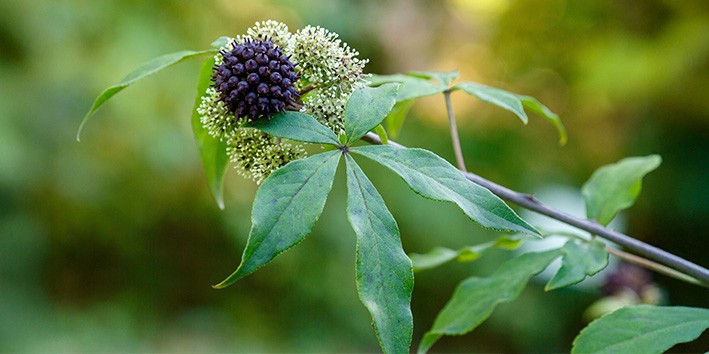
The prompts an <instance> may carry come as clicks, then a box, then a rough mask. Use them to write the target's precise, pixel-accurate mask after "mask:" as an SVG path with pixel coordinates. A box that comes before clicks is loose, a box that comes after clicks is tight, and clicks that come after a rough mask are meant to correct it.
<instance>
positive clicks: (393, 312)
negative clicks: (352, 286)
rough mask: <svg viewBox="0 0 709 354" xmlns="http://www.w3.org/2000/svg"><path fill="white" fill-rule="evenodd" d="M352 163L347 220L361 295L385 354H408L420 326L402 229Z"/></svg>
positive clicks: (350, 167)
mask: <svg viewBox="0 0 709 354" xmlns="http://www.w3.org/2000/svg"><path fill="white" fill-rule="evenodd" d="M345 157H346V160H345V161H346V162H347V217H348V218H349V220H350V224H351V225H352V228H353V229H354V231H355V233H356V234H357V266H356V268H357V269H356V272H357V292H358V293H359V298H360V300H361V301H362V303H363V304H364V305H365V306H366V307H367V310H369V313H370V314H371V315H372V320H373V323H374V330H375V332H376V333H377V338H378V339H379V344H380V345H381V347H382V350H383V351H384V352H385V353H408V352H409V346H410V345H411V335H412V333H413V328H414V322H413V317H412V315H411V307H410V304H411V293H412V291H413V288H414V274H413V271H412V270H411V261H410V260H409V258H408V257H407V256H406V253H404V250H403V249H402V246H401V240H400V239H399V237H400V236H399V228H398V226H397V225H396V221H395V220H394V217H393V216H392V215H391V213H390V212H389V210H388V209H387V207H386V205H385V204H384V200H383V199H382V197H381V196H380V195H379V192H377V190H376V189H375V188H374V186H373V185H372V182H370V181H369V179H368V178H367V176H365V174H364V172H362V170H361V169H360V168H359V166H358V165H357V163H356V162H355V161H354V159H353V158H352V156H350V155H349V154H346V155H345Z"/></svg>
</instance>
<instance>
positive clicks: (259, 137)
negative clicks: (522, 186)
mask: <svg viewBox="0 0 709 354" xmlns="http://www.w3.org/2000/svg"><path fill="white" fill-rule="evenodd" d="M358 56H359V53H358V52H357V51H356V50H354V49H352V48H350V47H349V46H348V45H347V44H345V43H343V42H342V41H341V40H340V39H339V38H338V35H337V34H336V33H333V32H330V31H328V30H326V29H323V28H320V27H313V26H307V27H305V28H303V29H300V30H298V31H295V32H290V31H289V29H288V27H287V26H286V25H285V24H283V23H279V22H276V21H270V20H269V21H265V22H260V23H256V24H255V26H253V27H251V28H249V29H248V30H247V31H246V33H244V34H240V35H236V36H234V37H221V38H219V39H217V40H216V41H214V42H213V43H212V47H211V48H210V49H206V50H201V51H182V52H177V53H173V54H168V55H164V56H161V57H158V58H156V59H154V60H152V61H149V62H147V63H145V64H143V65H142V66H140V67H139V68H137V69H136V70H135V71H133V72H131V73H130V74H128V76H126V77H125V79H123V80H122V81H121V82H119V83H118V84H117V85H114V86H111V87H109V88H107V89H106V90H105V91H103V92H102V93H101V94H100V95H99V96H98V97H97V98H96V100H95V102H94V104H93V106H92V107H91V108H90V110H89V112H88V113H87V114H86V116H85V117H84V120H83V121H82V123H81V126H80V127H79V132H78V133H77V139H78V138H79V135H80V134H81V130H82V128H83V127H84V125H85V123H86V122H87V121H88V120H89V119H90V118H91V117H93V116H94V113H95V112H96V111H97V110H98V109H99V108H100V107H101V106H102V105H103V104H105V103H106V101H108V100H109V99H110V98H111V97H113V96H114V95H115V94H116V93H118V92H119V91H121V90H123V89H124V88H126V87H128V86H129V85H131V84H133V83H135V82H137V81H139V80H141V79H143V78H145V77H147V76H150V75H152V74H154V73H156V72H158V71H160V70H163V69H165V68H167V67H170V66H171V65H174V64H177V63H179V62H182V61H185V60H188V59H196V58H204V59H203V64H202V68H201V71H200V72H199V74H198V75H199V76H198V77H199V80H198V87H197V97H196V99H195V104H194V110H193V112H192V127H193V130H194V136H195V139H196V141H197V147H198V148H199V152H200V156H201V159H202V164H203V167H204V172H205V175H206V178H207V181H208V186H209V189H210V191H211V193H212V195H213V196H214V199H215V201H216V203H217V205H218V206H219V207H220V208H222V209H223V208H224V204H225V203H224V199H223V197H222V194H223V193H222V184H223V178H224V175H225V172H226V171H227V167H228V166H229V165H231V166H233V167H234V169H235V170H236V171H237V173H239V174H240V175H242V176H244V177H246V178H248V179H251V180H253V181H254V183H257V184H258V185H259V188H258V190H257V192H256V195H255V198H254V201H253V209H252V214H251V225H252V226H251V229H250V232H249V235H248V241H247V244H246V248H245V249H244V252H243V255H242V256H241V262H240V264H239V265H238V267H237V268H236V270H235V271H234V272H233V273H232V274H231V275H229V276H228V277H227V278H226V279H224V280H223V281H222V282H220V283H219V284H216V285H214V287H215V288H217V289H221V288H226V287H228V286H229V285H231V284H233V283H235V282H237V281H239V280H240V279H242V278H244V277H246V276H248V275H249V274H251V273H253V272H255V271H257V270H258V269H259V268H261V267H263V266H265V265H267V264H268V263H269V262H271V261H273V260H274V259H275V258H276V257H277V256H278V255H279V254H281V253H282V252H284V251H286V250H288V249H290V248H291V247H293V246H295V245H297V244H298V243H299V242H301V241H302V240H303V239H304V238H306V237H307V236H308V235H309V234H310V232H311V230H312V228H313V226H314V225H315V223H316V222H317V220H318V218H319V216H320V214H321V213H322V211H323V208H324V206H325V202H326V200H327V198H328V194H329V192H330V190H331V188H332V184H333V180H334V178H335V171H336V169H337V167H338V165H339V164H341V163H344V164H345V167H346V171H347V173H346V176H347V177H346V179H347V210H346V214H347V218H348V220H349V222H350V224H351V226H352V229H353V230H354V233H355V234H356V237H357V240H356V242H357V247H356V251H355V252H356V262H355V265H354V266H355V274H356V276H355V279H354V281H355V282H356V285H357V292H358V295H359V298H360V300H361V301H362V303H363V305H364V306H365V307H366V308H367V310H368V311H369V313H370V314H371V317H372V324H373V329H374V332H375V335H376V337H377V339H378V340H379V344H380V346H381V349H382V351H384V352H386V353H406V352H409V351H410V350H411V343H412V333H413V316H414V315H415V314H412V311H411V307H410V302H411V294H412V291H413V286H414V272H415V271H424V270H426V269H430V268H433V267H437V266H440V265H443V264H445V263H447V262H450V261H456V260H457V261H466V260H467V261H470V260H472V259H475V258H477V257H479V256H480V255H482V254H483V253H484V252H485V251H486V250H488V249H491V248H500V249H514V248H517V246H519V245H520V244H521V243H522V242H534V240H535V239H539V238H543V237H547V236H561V237H565V238H567V241H566V242H565V243H564V244H563V246H561V247H557V248H554V249H551V250H546V251H543V252H527V253H523V254H520V255H518V256H515V257H513V258H512V259H510V260H508V261H506V262H504V263H502V264H500V265H499V267H498V269H497V270H496V271H495V272H494V273H493V274H491V275H489V276H487V277H478V276H473V277H470V278H468V279H466V280H464V281H462V282H461V283H460V284H459V285H458V287H457V289H456V290H455V291H454V293H453V294H452V296H451V298H450V300H449V301H448V303H447V304H446V305H445V306H444V307H443V308H442V309H441V311H440V312H439V314H438V316H437V317H436V319H435V321H434V323H433V324H432V325H431V327H430V329H429V330H428V331H427V332H426V333H425V335H424V336H423V338H420V339H417V341H418V351H419V352H422V353H423V352H427V351H428V350H429V349H430V348H432V347H433V346H434V345H435V343H436V342H437V341H438V340H441V339H442V338H443V337H444V336H451V335H461V334H465V333H468V332H470V331H472V330H474V329H475V328H476V327H477V326H479V325H480V324H481V323H482V322H483V321H485V320H486V319H487V318H488V317H489V316H490V314H491V313H492V312H493V310H494V308H495V307H496V306H497V305H498V304H500V303H503V302H509V301H513V300H514V299H515V298H516V297H518V296H519V295H520V293H521V291H522V290H523V289H524V288H525V286H526V285H527V283H528V282H529V280H530V279H531V278H532V277H533V276H534V275H536V274H538V273H540V272H542V271H543V270H544V269H546V268H547V267H548V266H549V265H550V263H551V262H552V261H554V260H556V259H561V266H560V267H559V268H558V270H557V271H556V273H555V275H554V276H553V277H552V278H551V279H550V280H549V281H548V283H547V284H546V287H545V290H547V291H552V290H555V289H559V288H563V287H567V286H570V285H573V284H577V283H579V282H582V281H583V280H584V279H586V278H587V277H589V276H592V275H594V274H596V273H598V272H600V271H601V270H603V269H604V268H606V266H607V265H608V259H609V255H612V256H614V257H618V258H620V259H623V260H626V261H628V262H631V263H635V264H638V265H640V266H642V267H645V268H647V269H650V270H653V271H656V272H660V273H662V274H665V275H668V276H671V277H675V278H678V279H681V280H683V281H686V282H689V283H692V284H696V285H697V286H699V287H707V286H709V270H707V269H706V268H704V267H702V266H700V265H697V264H694V263H691V262H689V261H687V260H685V259H683V258H681V257H678V256H676V255H673V254H670V253H668V252H666V251H664V250H661V249H659V248H656V247H653V246H651V245H648V244H646V243H643V242H641V241H638V240H637V239H634V238H632V237H630V236H628V235H625V234H623V233H620V232H617V231H614V230H612V229H610V228H608V227H607V225H608V224H609V223H610V222H611V221H612V220H613V219H614V217H615V216H616V214H617V213H618V212H619V211H621V210H623V209H626V208H628V207H630V206H632V205H633V204H634V202H635V200H636V198H637V197H638V195H639V193H640V190H641V183H642V179H643V177H644V176H645V175H646V174H647V173H649V172H651V171H652V170H654V169H656V168H657V167H658V166H659V165H660V163H661V158H660V157H659V156H656V155H650V156H640V157H630V158H626V159H623V160H621V161H619V162H618V163H615V164H612V165H608V166H603V167H601V168H600V169H598V170H597V171H596V172H595V173H593V175H592V176H591V177H590V179H589V180H588V181H587V182H586V183H585V184H584V185H583V187H582V189H581V190H582V196H583V198H584V200H585V203H586V217H587V218H578V217H574V216H571V215H569V214H567V213H565V212H564V211H561V210H557V209H554V208H551V207H549V206H547V205H545V204H543V203H541V202H540V201H538V200H537V199H535V198H534V197H533V196H532V195H529V194H524V193H519V192H516V191H513V190H510V189H508V188H506V187H503V186H501V185H498V184H496V183H494V182H492V181H489V180H487V179H484V178H482V177H480V176H478V175H476V174H474V173H472V172H470V171H467V169H466V167H465V163H464V158H463V155H462V152H461V148H460V141H459V139H458V132H457V128H456V120H455V115H454V110H453V107H452V103H451V99H450V96H451V94H453V93H455V92H461V93H463V94H467V95H471V96H473V97H475V98H477V99H479V100H482V101H484V102H487V103H490V104H493V105H496V106H498V107H500V108H502V109H505V110H508V111H510V112H512V113H514V114H515V115H516V116H517V117H519V119H521V120H522V121H523V122H524V123H526V122H527V119H528V116H527V112H532V113H534V114H535V115H538V116H540V117H542V118H544V119H546V120H548V121H549V122H550V123H551V124H553V125H554V126H555V127H556V129H557V130H558V133H559V136H560V142H561V143H562V144H563V143H564V142H565V141H566V131H565V129H564V126H563V125H562V123H561V121H560V119H559V117H558V116H557V115H556V114H554V113H553V112H552V111H550V110H549V109H548V108H547V107H546V106H544V105H543V104H542V103H540V102H539V101H538V100H536V99H534V98H533V97H530V96H525V95H520V94H516V93H512V92H508V91H505V90H502V89H498V88H494V87H489V86H485V85H482V84H478V83H474V82H457V83H456V82H455V80H457V76H458V75H457V72H411V73H407V74H397V75H372V74H367V73H365V72H364V67H365V65H366V63H367V60H365V59H360V58H358ZM433 95H442V96H443V99H444V100H445V103H446V107H447V112H448V120H449V124H450V133H451V134H450V135H451V142H452V146H453V150H454V152H455V156H456V161H455V165H453V164H451V163H449V162H448V161H446V160H445V159H443V158H441V157H439V156H438V155H436V154H435V153H433V152H431V151H428V150H424V149H420V148H415V147H405V146H402V145H400V144H398V143H396V142H394V141H392V140H390V139H389V137H396V135H397V133H398V131H399V130H400V128H401V127H402V125H403V124H404V122H405V118H406V115H407V113H408V112H409V110H410V109H411V107H412V105H413V104H414V103H415V102H416V100H417V99H419V98H422V97H426V96H433ZM361 141H364V142H366V143H368V144H362V143H361ZM304 144H315V145H319V146H321V147H322V149H320V150H319V151H320V153H317V154H312V155H310V156H308V154H307V153H306V149H304V148H303V146H304ZM316 150H317V149H316ZM362 159H367V160H372V161H374V162H376V163H377V165H381V167H384V168H386V169H389V170H391V171H393V173H395V174H396V175H398V176H399V177H401V179H402V180H403V182H404V183H406V184H407V185H408V186H409V187H410V188H411V189H412V190H413V191H415V192H416V193H417V194H419V195H421V196H422V197H424V198H428V199H434V200H439V201H444V202H449V203H453V204H454V205H456V206H458V207H459V208H460V210H461V211H462V212H463V213H464V214H465V215H467V216H468V217H469V218H470V219H471V221H473V222H474V223H476V224H478V225H479V226H481V227H484V228H488V229H492V230H496V231H498V232H500V233H501V234H504V235H503V236H501V237H500V238H498V239H496V240H491V241H489V242H486V243H484V244H479V245H471V246H468V247H465V248H463V249H458V250H453V249H448V248H444V247H437V248H435V249H434V250H432V251H431V252H430V253H427V254H407V253H406V251H405V250H404V249H403V248H402V243H401V240H400V238H401V234H400V231H399V227H398V225H397V222H396V220H395V219H394V217H393V216H392V213H391V212H390V211H389V210H388V208H387V206H386V204H385V201H384V199H383V198H382V196H381V195H380V194H379V192H378V191H377V189H376V187H375V186H374V185H373V184H372V182H371V181H370V179H369V178H368V177H367V174H366V172H365V171H364V170H363V169H362V168H361V167H360V165H359V162H358V161H361V160H362ZM503 200H507V201H508V202H511V203H514V204H517V205H518V206H520V207H522V208H526V209H528V210H531V211H533V212H537V213H540V214H543V215H546V216H548V217H550V218H553V219H556V220H559V221H561V222H563V223H566V224H568V225H571V226H574V227H575V228H576V230H578V231H576V232H568V231H565V232H554V231H548V230H541V231H540V230H538V229H537V228H535V226H533V225H530V224H529V223H528V222H526V221H525V220H523V219H522V218H520V217H519V216H518V215H517V214H516V213H515V212H514V211H513V210H512V209H511V208H510V207H509V206H508V205H507V204H506V203H505V202H504V201H503ZM405 236H406V235H404V237H405ZM707 327H709V310H708V309H703V308H690V307H671V306H654V305H647V304H637V305H631V306H622V307H619V306H616V307H614V308H613V311H608V312H607V313H606V314H605V315H603V316H601V317H599V318H597V319H596V320H594V321H593V322H591V323H590V324H589V325H588V326H587V327H586V328H585V329H583V330H582V331H581V332H580V333H579V335H578V336H577V337H576V339H575V340H574V343H573V347H572V348H571V351H572V352H575V353H586V352H657V353H659V352H662V351H664V350H667V349H669V348H671V347H672V346H673V345H675V344H677V343H681V342H687V341H692V340H694V339H696V338H697V337H698V336H699V335H701V333H702V332H703V331H704V330H705V329H706V328H707Z"/></svg>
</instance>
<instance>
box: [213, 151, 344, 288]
mask: <svg viewBox="0 0 709 354" xmlns="http://www.w3.org/2000/svg"><path fill="white" fill-rule="evenodd" d="M340 155H341V152H340V151H338V150H334V151H328V152H324V153H321V154H317V155H313V156H310V157H307V158H304V159H300V160H295V161H291V162H289V163H288V164H287V165H285V166H283V167H281V168H279V169H278V170H276V171H275V172H273V173H271V174H270V175H269V176H268V177H267V178H266V180H264V182H263V184H262V185H261V187H259V189H258V191H257V192H256V197H255V199H254V204H253V210H252V212H251V223H252V225H251V231H250V233H249V239H248V241H247V243H246V249H245V250H244V255H243V256H242V259H241V264H240V265H239V267H238V268H237V269H236V271H235V272H234V273H232V274H231V275H230V276H229V277H228V278H227V279H225V280H224V281H222V282H221V283H219V284H217V285H215V286H214V287H215V288H224V287H227V286H229V285H231V284H233V283H234V282H236V281H237V280H239V279H241V278H243V277H245V276H247V275H249V274H251V273H253V272H254V271H256V270H257V269H258V268H261V267H262V266H264V265H266V264H267V263H268V262H270V261H271V260H272V259H273V258H275V257H276V256H277V255H279V254H281V253H282V252H284V251H285V250H287V249H289V248H291V247H293V246H295V245H296V244H298V243H299V242H300V241H302V240H303V239H304V238H305V237H306V236H308V234H310V231H311V230H312V228H313V226H314V225H315V222H316V221H317V220H318V218H319V217H320V214H321V213H322V210H323V208H324V207H325V200H326V199H327V195H328V194H329V193H330V189H332V181H333V180H334V179H335V170H336V169H337V163H338V161H339V160H340Z"/></svg>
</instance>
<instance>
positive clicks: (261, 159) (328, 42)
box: [197, 20, 367, 183]
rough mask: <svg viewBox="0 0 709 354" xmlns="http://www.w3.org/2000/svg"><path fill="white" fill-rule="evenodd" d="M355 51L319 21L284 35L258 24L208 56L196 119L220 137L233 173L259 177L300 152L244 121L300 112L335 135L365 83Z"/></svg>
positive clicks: (282, 28) (277, 27)
mask: <svg viewBox="0 0 709 354" xmlns="http://www.w3.org/2000/svg"><path fill="white" fill-rule="evenodd" d="M358 55H359V53H357V51H355V50H353V49H351V48H350V47H348V46H347V44H344V43H342V41H341V40H340V39H338V35H337V34H336V33H333V32H329V31H328V30H326V29H323V28H320V27H312V26H307V27H305V28H304V29H302V30H300V31H298V32H296V33H290V32H289V31H288V27H287V26H286V25H285V24H283V23H280V22H276V21H271V20H269V21H265V22H257V23H256V25H255V26H253V27H251V28H249V29H248V30H247V31H246V34H245V35H238V36H236V37H235V38H233V40H231V41H229V42H228V44H227V45H225V46H224V47H222V48H220V52H219V54H218V55H216V56H215V57H214V59H215V69H214V71H213V75H212V81H213V85H212V87H210V88H208V89H207V91H206V92H205V93H204V95H203V96H202V103H201V105H200V106H199V108H198V110H197V111H198V113H199V114H200V115H201V122H202V125H203V126H204V128H205V129H206V130H207V131H208V132H209V134H210V135H211V136H213V137H215V138H217V139H220V140H222V141H226V143H227V146H228V148H227V153H228V155H229V158H230V160H231V162H232V163H233V164H234V167H235V168H236V169H237V171H238V172H239V174H240V175H242V176H245V177H247V178H251V179H252V180H254V181H255V182H257V183H260V182H261V181H263V180H264V179H265V178H266V177H267V176H268V175H269V174H270V173H271V172H273V171H275V170H277V169H278V168H280V167H282V166H283V165H285V164H286V163H288V162H289V161H292V160H295V159H299V158H302V157H305V156H306V154H305V150H303V148H302V147H301V146H298V145H292V144H289V143H286V142H282V141H280V140H279V139H276V138H275V137H273V136H270V135H268V134H266V133H263V132H261V131H259V130H256V129H254V128H250V127H249V124H248V123H249V122H252V123H253V122H254V121H255V120H257V119H269V118H270V117H271V116H272V115H274V114H277V113H278V112H283V111H284V110H300V111H301V112H303V113H306V114H310V115H312V116H314V117H315V118H316V119H317V120H318V121H320V122H321V123H323V124H325V125H327V126H328V127H330V129H332V130H333V131H335V132H336V133H340V132H341V131H342V122H343V119H344V111H345V105H346V104H347V100H348V99H349V97H350V95H351V94H352V93H353V92H354V91H355V90H357V89H359V88H362V87H364V86H366V84H367V82H366V81H365V78H366V77H367V75H365V74H363V73H362V69H363V68H364V65H365V64H366V62H367V61H366V60H362V59H359V58H357V56H358ZM301 95H302V97H301Z"/></svg>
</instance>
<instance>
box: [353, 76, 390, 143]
mask: <svg viewBox="0 0 709 354" xmlns="http://www.w3.org/2000/svg"><path fill="white" fill-rule="evenodd" d="M398 89H399V84H395V83H392V84H384V85H381V86H379V87H365V88H362V89H359V90H357V91H355V92H354V93H352V96H350V99H349V100H348V101H347V106H346V107H345V121H344V125H345V134H346V135H347V144H351V143H352V142H354V141H357V140H358V139H359V138H361V137H363V136H364V135H365V134H367V132H369V131H370V130H372V129H374V127H376V126H377V125H379V124H381V122H382V120H384V118H385V117H386V116H387V114H389V111H391V108H392V107H394V103H396V94H397V90H398Z"/></svg>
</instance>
